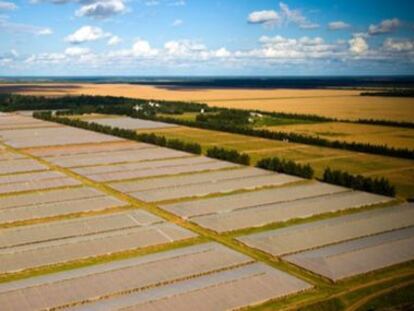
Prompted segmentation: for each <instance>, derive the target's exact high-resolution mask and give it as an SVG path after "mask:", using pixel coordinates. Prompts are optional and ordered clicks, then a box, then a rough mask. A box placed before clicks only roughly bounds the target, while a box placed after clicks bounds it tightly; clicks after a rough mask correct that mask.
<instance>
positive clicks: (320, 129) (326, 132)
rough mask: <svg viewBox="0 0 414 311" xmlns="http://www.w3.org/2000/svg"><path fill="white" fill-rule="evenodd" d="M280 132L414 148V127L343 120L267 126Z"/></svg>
mask: <svg viewBox="0 0 414 311" xmlns="http://www.w3.org/2000/svg"><path fill="white" fill-rule="evenodd" d="M265 128H266V129H268V130H274V131H278V132H287V133H298V134H305V135H311V136H319V137H322V138H325V139H329V140H340V141H346V142H350V143H352V142H358V143H365V144H372V145H387V146H391V147H395V148H408V149H414V129H409V128H400V127H392V126H381V125H367V124H355V123H341V122H323V123H314V124H293V125H279V126H268V127H265Z"/></svg>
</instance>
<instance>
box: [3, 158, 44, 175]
mask: <svg viewBox="0 0 414 311" xmlns="http://www.w3.org/2000/svg"><path fill="white" fill-rule="evenodd" d="M46 169H47V167H46V166H45V165H43V164H40V163H39V162H37V161H35V160H32V159H12V160H8V161H0V175H3V174H13V173H20V172H31V171H41V170H46Z"/></svg>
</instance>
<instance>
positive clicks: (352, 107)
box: [0, 83, 414, 122]
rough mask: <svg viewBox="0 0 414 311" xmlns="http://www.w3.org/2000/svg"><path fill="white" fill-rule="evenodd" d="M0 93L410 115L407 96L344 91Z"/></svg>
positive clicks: (93, 88) (137, 88) (59, 89)
mask: <svg viewBox="0 0 414 311" xmlns="http://www.w3.org/2000/svg"><path fill="white" fill-rule="evenodd" d="M0 91H1V92H16V93H19V94H27V95H29V94H31V95H49V96H52V95H53V96H56V95H60V96H61V95H65V94H68V95H80V94H85V95H104V96H105V95H111V96H124V97H130V98H143V99H152V100H173V101H174V100H178V101H193V102H202V103H207V104H209V105H212V106H218V107H227V108H240V109H254V110H256V109H259V110H263V111H276V112H288V113H298V111H300V113H302V114H316V115H322V116H327V117H334V118H340V119H360V118H362V119H371V118H373V119H389V120H396V121H409V122H411V121H412V120H413V119H414V109H413V102H412V99H411V98H395V97H375V96H368V97H367V96H359V94H360V93H361V91H358V90H347V89H310V90H303V89H269V90H261V89H214V88H204V89H192V88H175V89H174V88H168V87H165V88H163V87H155V86H145V85H131V84H87V83H85V84H70V85H68V84H43V85H42V84H37V85H36V84H31V85H16V84H14V85H13V84H9V85H7V84H2V85H0Z"/></svg>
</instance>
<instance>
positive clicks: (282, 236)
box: [238, 203, 414, 256]
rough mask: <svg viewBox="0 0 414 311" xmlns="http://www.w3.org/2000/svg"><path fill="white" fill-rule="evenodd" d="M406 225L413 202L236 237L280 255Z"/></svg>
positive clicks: (413, 215) (412, 221) (413, 220)
mask: <svg viewBox="0 0 414 311" xmlns="http://www.w3.org/2000/svg"><path fill="white" fill-rule="evenodd" d="M409 226H414V204H410V203H406V204H402V205H399V206H395V207H390V208H380V209H375V210H371V211H367V212H361V213H357V214H351V215H346V216H340V217H336V218H330V219H327V220H321V221H315V222H311V223H307V224H302V225H293V226H289V227H287V228H283V229H277V230H272V231H266V232H261V233H257V234H252V235H247V236H243V237H240V238H238V240H240V241H242V242H243V243H246V244H247V245H249V246H252V247H254V248H258V249H260V250H263V251H266V252H268V253H271V254H272V255H274V256H281V255H286V254H289V253H295V252H299V251H303V250H306V249H311V248H316V247H321V246H324V245H328V244H333V243H339V242H342V241H345V240H351V239H355V238H359V237H363V236H369V235H373V234H378V233H381V232H385V231H392V230H396V229H400V228H404V227H409Z"/></svg>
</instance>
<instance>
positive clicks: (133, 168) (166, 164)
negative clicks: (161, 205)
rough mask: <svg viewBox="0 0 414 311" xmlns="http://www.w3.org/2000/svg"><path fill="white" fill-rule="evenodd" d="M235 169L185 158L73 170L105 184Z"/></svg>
mask: <svg viewBox="0 0 414 311" xmlns="http://www.w3.org/2000/svg"><path fill="white" fill-rule="evenodd" d="M235 167H237V165H235V164H232V163H229V162H224V161H217V160H211V159H209V158H206V157H192V158H187V157H185V158H178V159H172V160H171V159H167V160H161V161H158V160H157V161H150V162H138V163H127V164H118V165H105V166H88V167H83V168H74V169H73V170H74V171H75V172H77V173H78V174H80V175H83V176H86V177H88V178H90V179H92V180H94V181H98V182H105V181H114V180H125V179H137V178H147V177H157V176H167V175H177V174H183V173H191V172H201V171H212V170H219V169H225V168H235Z"/></svg>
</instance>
